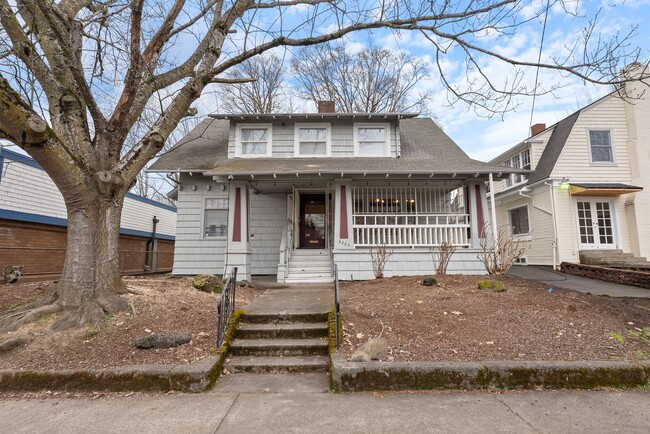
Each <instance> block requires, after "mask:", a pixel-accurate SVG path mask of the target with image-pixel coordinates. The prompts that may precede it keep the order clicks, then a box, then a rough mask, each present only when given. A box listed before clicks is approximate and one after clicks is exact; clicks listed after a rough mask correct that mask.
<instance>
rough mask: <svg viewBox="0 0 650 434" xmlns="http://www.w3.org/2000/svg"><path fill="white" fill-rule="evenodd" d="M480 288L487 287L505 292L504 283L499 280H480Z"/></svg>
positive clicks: (487, 288) (493, 290) (490, 289)
mask: <svg viewBox="0 0 650 434" xmlns="http://www.w3.org/2000/svg"><path fill="white" fill-rule="evenodd" d="M477 286H478V289H485V290H488V291H492V292H505V290H506V289H505V288H504V287H503V283H501V282H499V281H498V280H479V282H478V285H477Z"/></svg>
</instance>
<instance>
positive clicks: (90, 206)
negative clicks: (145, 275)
mask: <svg viewBox="0 0 650 434" xmlns="http://www.w3.org/2000/svg"><path fill="white" fill-rule="evenodd" d="M95 198H97V196H95ZM84 202H85V203H84V204H80V205H79V206H76V205H71V204H70V203H68V245H67V250H66V258H65V264H64V266H63V274H62V276H61V280H60V281H59V284H58V287H57V294H58V304H60V305H61V307H62V308H63V314H62V315H61V317H60V318H59V320H58V321H57V322H56V323H55V324H54V329H58V330H61V329H65V328H70V327H76V326H85V325H90V326H94V325H96V324H97V323H98V322H99V321H101V320H102V319H103V318H104V316H105V315H106V314H113V313H115V312H118V311H121V310H126V309H127V308H128V304H127V302H126V301H125V300H124V299H122V298H121V297H120V296H119V295H118V294H120V293H124V292H125V288H124V284H123V283H122V279H121V275H120V263H119V252H118V242H119V237H120V217H121V211H122V203H123V198H119V199H116V200H115V201H114V202H112V201H106V200H102V199H95V200H88V201H84Z"/></svg>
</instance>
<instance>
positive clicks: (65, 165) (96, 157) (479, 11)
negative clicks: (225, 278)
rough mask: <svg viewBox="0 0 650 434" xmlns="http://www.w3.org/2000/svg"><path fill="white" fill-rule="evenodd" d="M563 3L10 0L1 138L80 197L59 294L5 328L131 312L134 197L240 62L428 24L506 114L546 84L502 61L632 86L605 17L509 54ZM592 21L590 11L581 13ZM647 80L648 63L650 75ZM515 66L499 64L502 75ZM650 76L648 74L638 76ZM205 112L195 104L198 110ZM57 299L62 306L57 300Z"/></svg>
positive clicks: (437, 45)
mask: <svg viewBox="0 0 650 434" xmlns="http://www.w3.org/2000/svg"><path fill="white" fill-rule="evenodd" d="M557 5H560V6H563V5H564V2H563V1H562V0H552V1H550V2H548V3H547V4H543V2H542V4H541V5H540V4H538V3H535V2H533V3H532V4H531V5H529V4H528V2H521V1H519V0H503V1H496V0H495V1H492V0H483V1H478V2H454V1H451V0H448V1H441V2H422V3H412V2H401V1H393V2H379V3H373V2H370V3H366V2H361V3H357V2H352V3H349V4H346V5H345V7H342V6H341V4H340V3H339V2H332V1H330V0H258V1H254V0H205V1H200V2H194V1H192V2H188V1H186V0H174V1H170V2H164V1H162V0H123V1H105V2H99V1H91V0H53V1H43V0H18V1H9V0H0V74H1V75H2V77H1V78H0V102H1V103H2V116H0V139H6V140H8V141H10V142H12V143H13V144H16V145H18V146H20V147H21V148H22V149H24V150H25V151H26V152H27V153H28V154H29V155H30V156H31V157H33V158H34V159H35V160H36V161H37V162H38V163H40V165H41V166H42V167H43V168H44V169H45V171H46V172H47V174H48V175H49V176H50V177H51V178H52V180H53V181H54V183H55V184H56V186H57V187H58V189H59V190H60V191H61V193H62V195H63V198H64V200H65V204H66V207H67V217H68V243H67V252H66V259H65V263H64V268H63V273H62V276H61V278H60V280H59V283H58V287H57V298H56V299H55V300H48V301H47V302H43V303H41V305H40V307H38V306H33V307H34V309H33V310H25V311H22V312H16V313H15V314H14V315H12V316H11V317H6V318H3V319H1V320H0V330H2V329H6V328H12V327H15V326H16V324H18V323H19V322H21V321H25V320H26V319H31V318H34V317H36V316H37V315H38V314H39V313H43V312H53V311H57V310H62V311H63V313H62V315H61V316H60V317H59V319H58V320H57V321H56V323H55V324H54V327H55V328H56V329H62V328H66V327H72V326H77V325H85V324H95V323H97V322H98V321H100V320H101V319H102V318H103V316H104V315H105V314H106V313H113V312H116V311H119V310H123V309H127V308H128V306H127V303H126V301H125V300H124V299H122V298H121V297H120V296H119V294H120V293H122V292H124V290H125V288H124V284H123V283H122V281H121V279H120V273H119V260H118V259H119V258H118V249H117V247H118V239H119V229H120V215H121V211H122V206H123V202H124V197H125V194H126V192H127V191H129V190H130V189H131V188H132V186H133V184H134V183H135V181H136V177H137V175H138V173H139V172H140V171H141V170H142V168H143V167H145V166H146V164H147V163H148V162H149V161H150V160H151V159H152V158H153V157H154V156H155V155H156V154H158V153H159V152H160V150H161V149H162V148H163V146H164V144H165V142H166V141H167V140H168V138H169V136H170V135H171V134H172V132H173V131H174V129H175V128H176V126H177V125H178V123H179V122H180V121H181V120H182V119H183V118H184V117H186V116H187V115H188V113H190V114H191V113H192V105H193V104H194V103H195V101H197V100H198V99H199V98H200V97H201V96H202V94H204V92H205V91H206V89H207V88H209V87H210V86H212V85H213V84H214V83H233V79H230V78H228V77H227V73H228V71H230V70H231V68H233V67H235V66H237V65H239V64H241V63H242V62H245V61H246V60H247V59H250V58H253V57H255V56H257V55H259V54H262V53H265V52H267V51H269V50H272V49H273V48H276V47H280V46H287V47H299V46H308V45H315V44H320V43H325V42H328V41H333V40H336V39H340V38H342V37H344V36H345V35H347V34H349V33H351V32H354V31H362V30H371V29H380V28H388V29H391V30H393V31H404V32H406V31H414V32H419V34H420V35H422V37H424V38H428V39H430V41H431V44H432V45H431V47H432V50H431V52H432V54H433V55H434V56H435V58H436V59H437V60H438V61H439V62H440V63H439V65H440V70H439V72H440V79H441V80H442V81H443V83H444V84H445V85H447V86H448V88H449V89H450V92H452V93H453V94H454V95H455V96H456V98H457V99H461V100H465V101H468V102H471V103H474V104H479V105H481V106H486V107H488V108H490V109H492V110H500V109H507V108H508V98H510V97H511V96H512V95H522V94H532V93H535V92H539V89H537V88H528V87H526V86H525V85H524V84H522V82H521V80H517V79H515V80H514V81H507V82H505V83H503V84H502V85H500V83H499V82H497V81H494V78H495V77H490V76H489V73H490V72H492V71H491V70H489V69H488V70H486V69H483V68H484V67H485V61H486V60H491V59H498V60H500V61H503V62H504V63H505V64H508V65H512V66H513V67H516V68H519V69H518V70H517V71H521V73H522V74H523V72H524V70H525V68H528V67H537V66H540V67H542V68H548V69H555V70H559V71H561V72H563V73H568V74H573V75H575V76H577V77H580V78H582V79H584V80H587V81H590V82H595V83H601V84H612V83H619V82H620V80H621V78H619V77H618V76H617V75H616V72H617V71H616V70H617V68H618V67H619V64H620V62H621V59H625V60H626V61H632V60H634V57H635V56H638V53H639V51H638V50H636V49H630V48H631V47H629V45H628V39H627V36H625V37H623V38H620V39H614V40H611V41H610V40H593V39H594V38H593V35H595V34H596V33H595V29H596V24H597V20H595V19H594V20H590V21H589V22H588V24H587V27H586V31H585V32H584V33H583V35H582V38H580V39H578V41H577V42H576V45H575V46H573V47H569V48H570V49H569V51H568V52H566V53H564V55H563V56H562V57H550V58H549V57H546V58H548V59H550V60H548V61H542V62H541V64H540V65H538V62H535V61H528V60H526V59H523V58H517V57H514V56H512V57H507V56H505V55H504V54H502V53H501V52H499V51H497V50H494V49H493V39H490V40H486V39H485V38H484V37H485V35H489V36H490V37H494V36H495V35H496V36H500V37H502V39H507V38H508V37H511V36H513V35H515V36H516V33H517V29H518V28H519V27H520V26H521V25H525V24H526V23H528V22H530V20H531V18H530V14H524V13H523V12H522V8H524V7H532V8H537V10H536V12H535V13H534V14H533V19H534V18H535V17H540V16H543V15H544V14H545V12H546V10H547V9H548V8H554V7H556V6H557ZM578 18H579V17H576V19H578ZM452 48H453V51H455V52H457V53H463V55H464V56H465V59H466V61H465V66H466V67H467V70H468V76H470V75H471V79H468V80H466V81H465V82H464V83H463V84H464V87H458V85H456V84H453V83H450V81H449V80H447V79H446V77H445V75H444V73H445V70H444V68H443V67H442V60H443V59H444V57H445V56H446V55H447V54H448V53H450V52H451V49H452ZM645 76H647V73H646V74H645ZM496 78H501V74H500V73H499V77H496ZM640 78H645V77H636V79H640ZM158 94H162V95H163V96H164V103H163V104H161V105H160V106H159V107H158V109H157V110H158V111H157V117H156V118H155V121H154V122H153V123H152V124H150V126H149V128H148V129H147V130H146V131H143V132H140V133H139V134H138V135H137V136H138V137H136V140H133V142H132V143H133V144H132V145H127V137H128V136H129V133H130V132H131V131H133V129H134V125H136V123H137V122H138V121H139V120H140V119H141V117H142V115H143V112H144V111H145V108H146V107H148V105H149V104H150V103H151V101H152V100H154V99H155V98H156V95H158ZM194 113H195V111H194ZM48 303H49V304H48Z"/></svg>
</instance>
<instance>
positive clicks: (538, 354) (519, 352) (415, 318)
mask: <svg viewBox="0 0 650 434" xmlns="http://www.w3.org/2000/svg"><path fill="white" fill-rule="evenodd" d="M483 279H485V277H480V276H460V275H444V276H438V283H439V285H438V286H423V285H422V277H394V278H387V279H378V280H374V281H369V282H344V283H342V284H341V310H342V315H343V322H344V344H343V346H342V350H341V351H342V352H343V353H344V354H346V355H347V356H349V355H351V354H352V352H354V350H355V349H356V348H357V347H358V346H360V345H361V344H363V343H364V342H365V341H366V340H367V339H368V338H369V337H377V336H379V335H381V336H382V337H384V338H386V339H387V341H388V345H389V348H390V350H389V356H388V360H389V361H392V360H396V361H414V360H417V361H485V360H647V359H649V358H650V299H630V298H628V299H615V298H610V297H598V296H593V295H589V294H582V293H579V292H575V291H572V290H566V289H561V288H556V287H549V285H546V284H543V283H537V282H531V281H527V280H523V279H519V278H516V277H509V276H504V277H498V278H496V280H498V281H500V282H502V283H503V286H504V288H505V289H506V291H505V292H492V291H491V290H481V289H478V288H477V283H478V282H479V280H483Z"/></svg>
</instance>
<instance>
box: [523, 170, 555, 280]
mask: <svg viewBox="0 0 650 434" xmlns="http://www.w3.org/2000/svg"><path fill="white" fill-rule="evenodd" d="M544 185H548V186H550V188H549V190H550V192H551V211H549V210H547V209H545V208H542V207H541V206H539V205H537V204H536V203H535V198H534V197H533V196H529V195H527V194H524V191H523V188H522V189H521V190H519V191H518V193H519V196H523V197H525V198H527V199H530V200H531V205H532V206H533V208H535V209H538V210H540V211H542V212H543V213H546V214H548V215H550V216H551V218H552V219H553V242H552V243H551V247H553V269H554V270H557V222H556V221H555V196H554V195H553V184H552V183H551V184H548V183H546V182H545V183H544Z"/></svg>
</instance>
